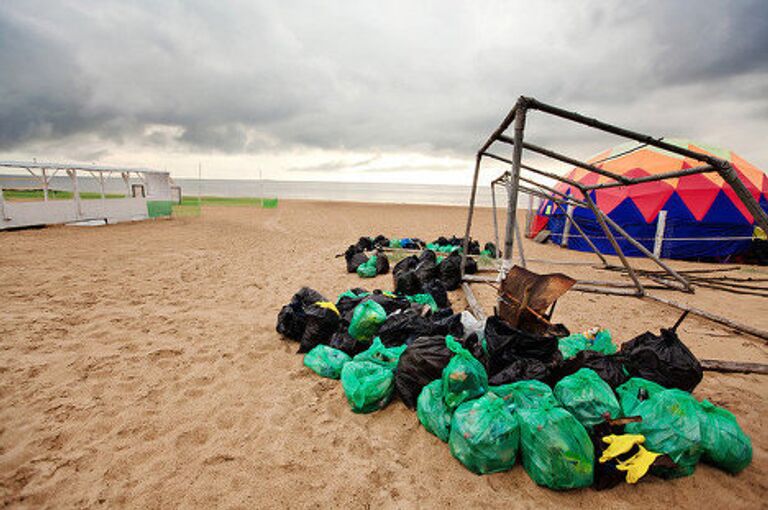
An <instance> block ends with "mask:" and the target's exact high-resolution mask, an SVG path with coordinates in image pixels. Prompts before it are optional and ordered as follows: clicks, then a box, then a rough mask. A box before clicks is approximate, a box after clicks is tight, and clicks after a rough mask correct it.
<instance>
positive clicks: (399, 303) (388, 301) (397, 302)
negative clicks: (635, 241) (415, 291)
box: [363, 290, 411, 315]
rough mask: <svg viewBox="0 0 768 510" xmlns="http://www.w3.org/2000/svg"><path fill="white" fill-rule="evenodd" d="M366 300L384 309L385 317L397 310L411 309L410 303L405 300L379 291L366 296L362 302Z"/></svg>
mask: <svg viewBox="0 0 768 510" xmlns="http://www.w3.org/2000/svg"><path fill="white" fill-rule="evenodd" d="M368 300H371V301H375V302H377V303H378V304H380V305H381V307H382V308H384V311H385V312H387V315H389V314H391V313H394V312H396V311H398V310H407V309H409V308H410V307H411V302H410V301H408V300H407V299H405V298H403V297H400V296H396V295H394V294H390V293H389V292H387V293H386V294H385V293H383V292H382V291H380V290H374V291H373V293H372V294H370V295H368V296H366V297H365V298H364V299H363V301H368Z"/></svg>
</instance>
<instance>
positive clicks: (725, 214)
mask: <svg viewBox="0 0 768 510" xmlns="http://www.w3.org/2000/svg"><path fill="white" fill-rule="evenodd" d="M664 141H666V142H668V143H671V144H673V145H675V146H677V147H681V148H684V149H687V150H691V151H696V152H699V153H703V154H708V155H710V156H713V157H717V158H720V159H723V160H725V161H728V162H729V163H730V164H731V165H732V166H733V168H734V169H735V170H736V172H737V173H738V176H739V178H740V179H741V181H742V182H743V183H744V185H745V186H746V187H747V189H748V190H749V193H750V194H751V195H752V196H753V197H754V198H755V200H756V201H757V202H758V203H759V204H760V206H761V207H762V208H763V209H764V210H768V175H766V174H765V173H764V172H762V171H761V170H759V169H758V168H756V167H755V166H753V165H751V164H750V163H749V162H747V161H746V160H745V159H744V158H741V157H739V156H738V155H737V154H735V153H733V152H731V151H729V150H724V149H720V148H716V147H711V146H707V145H704V144H701V143H696V142H692V141H689V140H677V139H665V140H664ZM587 163H588V164H590V165H594V166H595V167H597V168H601V169H603V170H608V171H611V172H615V173H616V174H618V175H621V176H624V177H626V178H629V179H631V178H637V177H642V178H647V177H649V176H652V175H658V174H661V173H663V172H669V171H673V170H686V169H689V168H692V167H695V166H696V165H697V163H696V162H695V161H694V160H693V159H692V158H690V157H687V156H684V155H682V154H675V153H673V152H669V151H666V150H663V149H659V148H657V147H653V146H651V145H647V144H641V143H637V142H629V143H626V144H623V145H619V146H617V147H614V148H613V149H609V150H607V151H604V152H602V153H600V154H598V155H596V156H595V157H593V158H591V159H589V160H587ZM566 178H567V179H569V180H571V181H575V182H578V183H579V184H581V185H582V186H585V187H588V186H595V188H594V191H592V193H594V196H593V199H594V202H595V205H597V207H598V208H599V209H600V210H601V211H602V212H603V213H605V214H606V215H608V216H609V217H610V218H611V219H613V220H614V221H615V222H616V223H618V224H619V225H621V228H623V229H624V230H625V231H626V232H627V233H628V234H629V235H631V236H632V237H634V238H635V239H636V240H637V241H638V242H640V243H641V244H642V245H643V246H645V247H646V248H647V249H649V250H651V251H653V253H655V254H656V255H657V256H660V257H663V258H670V259H699V258H708V259H710V258H715V259H720V260H724V259H727V258H728V257H731V256H733V255H738V254H741V253H744V252H747V251H748V250H749V249H750V247H751V246H752V239H753V235H754V224H755V219H754V217H753V216H752V214H750V212H749V211H748V210H747V208H746V206H745V205H744V203H743V202H742V201H741V200H740V199H739V198H738V197H737V196H736V193H735V191H734V190H733V188H732V187H731V186H730V185H728V184H727V183H726V182H725V180H724V179H723V178H722V177H721V176H720V175H719V174H718V173H716V172H709V173H699V174H691V175H683V176H681V177H673V178H670V179H667V180H664V181H651V182H641V183H640V184H635V185H631V186H619V187H604V188H603V187H601V186H605V185H610V184H611V183H612V180H611V179H610V178H609V177H606V176H604V175H599V174H596V173H594V172H590V171H588V170H585V169H583V168H579V167H576V168H574V169H573V170H571V172H570V173H568V175H566ZM555 190H557V191H558V192H560V193H564V194H565V195H567V196H572V197H574V198H576V199H582V198H583V195H582V193H581V191H580V190H579V189H578V188H576V187H575V186H571V185H570V184H567V183H565V182H561V183H558V184H557V185H556V186H555ZM568 207H570V212H571V214H572V216H573V219H574V221H576V222H578V226H579V227H580V228H581V230H583V231H584V232H585V233H586V234H587V235H588V236H590V237H591V238H592V241H593V242H594V244H595V246H597V248H599V249H600V251H601V252H602V253H606V254H611V255H615V254H616V250H614V249H613V246H611V243H610V242H609V240H608V239H607V237H606V236H605V235H603V233H602V230H601V228H600V224H599V223H598V221H597V218H596V217H595V215H594V214H593V213H592V211H590V210H589V209H584V208H574V207H573V206H568ZM566 212H567V211H566V210H563V209H562V208H558V207H557V206H556V205H555V203H554V202H553V201H552V200H545V201H543V202H542V204H541V205H540V207H539V208H538V213H537V215H536V216H535V218H534V219H533V221H532V222H531V225H530V230H529V232H527V233H528V236H529V237H535V236H536V235H538V234H539V232H540V231H541V230H544V229H546V230H548V231H549V232H550V235H551V239H552V241H553V242H555V243H557V244H559V245H561V246H563V247H567V248H570V249H575V250H580V251H591V247H590V246H589V244H588V243H587V242H586V240H585V239H584V238H583V237H582V236H581V235H580V233H579V232H576V229H574V228H571V227H573V226H574V225H573V224H572V223H571V221H570V220H569V218H568V215H567V214H566ZM574 234H575V235H574ZM617 241H618V243H619V246H620V247H621V249H622V250H623V251H624V254H625V255H627V256H642V255H643V254H642V253H641V252H640V250H638V249H637V248H635V247H634V246H632V245H631V244H630V243H629V242H627V240H626V239H623V238H621V237H619V238H617Z"/></svg>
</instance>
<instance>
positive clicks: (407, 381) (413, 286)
mask: <svg viewBox="0 0 768 510" xmlns="http://www.w3.org/2000/svg"><path fill="white" fill-rule="evenodd" d="M456 261H458V263H460V261H461V257H460V256H458V255H457V254H456V252H452V253H451V254H449V255H448V256H446V257H445V259H444V260H443V261H442V262H441V263H438V262H437V260H436V255H435V252H434V251H432V250H425V251H424V252H423V253H421V254H420V255H418V256H416V255H413V256H411V257H408V258H406V259H403V260H401V261H400V262H398V264H397V265H396V266H395V267H394V268H393V270H392V272H393V279H394V283H395V292H394V293H392V292H387V291H383V290H374V291H370V292H369V291H367V290H365V289H361V288H355V289H350V290H348V291H345V292H343V293H342V294H340V295H339V296H338V297H337V298H336V299H335V301H330V300H328V299H326V298H325V297H324V296H323V295H321V294H320V293H318V292H317V291H315V290H312V289H309V288H306V287H305V288H302V289H301V290H299V291H298V292H297V293H296V294H295V295H294V296H293V298H292V299H291V301H290V303H288V304H287V305H286V306H284V307H283V308H282V310H281V311H280V313H279V315H278V320H277V331H278V332H279V333H280V334H282V335H283V336H285V337H286V338H288V339H290V340H294V341H297V342H299V352H301V353H306V354H305V356H304V364H305V365H306V366H307V367H309V368H310V369H311V370H313V371H314V372H316V373H317V374H318V375H320V376H323V377H328V378H332V379H340V380H341V385H342V388H343V390H344V394H345V396H346V399H347V401H348V403H349V405H350V407H351V409H352V411H353V412H356V413H370V412H374V411H377V410H379V409H382V408H384V407H385V406H386V405H387V404H388V403H389V402H390V401H392V400H393V399H394V398H399V399H400V400H401V401H402V402H403V403H404V404H405V405H406V406H407V407H409V408H411V409H415V410H416V415H417V417H418V419H419V421H420V423H421V424H422V425H423V426H424V428H425V429H426V430H427V431H428V432H430V433H431V434H434V435H435V436H436V437H437V438H439V439H440V440H441V441H443V442H446V443H448V446H449V449H450V452H451V455H453V456H454V457H455V458H456V459H457V460H458V461H459V462H461V463H462V464H463V465H464V466H465V467H466V468H467V469H469V470H470V471H472V472H473V473H476V474H479V475H482V474H487V473H496V472H500V471H507V470H510V469H512V468H513V467H514V465H515V464H516V463H521V464H522V467H523V469H524V470H525V471H526V472H527V473H528V475H529V476H530V477H531V479H532V480H533V481H534V482H536V483H537V484H539V485H542V486H544V487H548V488H550V489H554V490H566V489H575V488H581V487H589V486H592V487H594V488H595V489H597V490H602V489H607V488H610V487H614V486H616V485H617V484H619V483H622V482H626V483H637V482H638V481H639V480H640V479H641V478H642V477H643V476H645V475H646V474H648V473H651V474H653V475H656V476H660V477H663V478H675V477H681V476H688V475H691V474H692V473H693V472H694V470H695V467H696V464H697V463H698V462H699V461H700V460H702V461H704V462H707V463H710V464H712V465H714V466H717V467H718V468H720V469H722V470H724V471H726V472H728V473H733V474H735V473H738V472H740V471H741V470H743V469H744V468H746V467H747V466H748V465H749V464H750V462H751V460H752V444H751V441H750V439H749V437H748V436H747V435H746V434H745V433H744V431H743V430H742V429H741V427H740V426H739V424H738V422H737V420H736V418H735V417H734V416H733V414H731V413H730V412H729V411H727V410H726V409H723V408H721V407H718V406H716V405H714V404H712V403H710V402H708V401H706V400H704V401H701V402H699V401H698V400H696V399H695V398H694V397H693V396H692V395H691V393H690V392H691V391H693V389H694V388H695V387H696V386H697V385H698V384H699V382H700V381H701V379H702V376H703V371H702V368H701V365H700V364H699V361H698V360H697V359H696V357H695V356H694V355H693V354H692V353H691V351H690V350H688V348H687V347H686V346H685V345H684V344H683V342H682V341H681V340H680V338H679V337H678V335H677V333H676V328H677V326H678V325H679V323H680V321H681V320H682V318H681V320H680V321H678V323H677V324H675V326H673V327H672V328H670V329H662V330H661V331H660V334H654V333H652V332H645V333H643V334H641V335H639V336H637V337H635V338H633V339H632V340H629V341H627V342H624V343H623V344H621V348H618V347H617V345H616V344H615V343H614V342H613V340H612V338H611V334H610V332H609V331H608V330H605V329H601V328H592V329H590V330H588V331H585V332H581V333H575V334H569V333H568V331H567V329H566V328H565V327H564V326H563V325H553V327H552V328H550V329H549V330H547V331H544V332H538V333H532V332H529V331H523V330H521V329H517V328H515V327H512V326H511V325H510V324H509V323H507V322H505V321H503V320H502V319H501V318H500V317H498V316H492V317H489V318H488V319H487V320H485V321H477V320H476V319H475V318H474V317H473V316H472V315H471V314H470V313H469V312H466V311H465V312H461V313H454V311H453V309H452V308H451V306H450V302H449V300H448V296H447V293H446V290H447V289H451V288H455V287H456V286H458V282H459V281H460V280H455V279H454V272H456V273H457V274H459V273H460V271H458V269H457V267H458V266H456V267H454V264H455V263H456ZM446 263H448V265H445V264H446ZM444 265H445V266H444ZM442 266H444V267H442ZM444 268H451V269H450V270H448V269H445V270H444ZM459 278H460V274H459Z"/></svg>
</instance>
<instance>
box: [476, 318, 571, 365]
mask: <svg viewBox="0 0 768 510" xmlns="http://www.w3.org/2000/svg"><path fill="white" fill-rule="evenodd" d="M485 342H486V346H487V349H488V357H489V361H488V365H489V366H488V372H489V374H491V376H494V375H496V374H497V373H499V372H501V371H502V370H504V369H505V368H507V367H508V366H509V365H511V364H512V362H514V361H515V360H518V359H520V358H530V359H537V360H539V361H542V362H544V363H550V362H552V361H553V359H554V358H555V356H556V353H559V351H558V349H557V338H555V337H553V336H544V335H542V336H539V335H534V334H532V333H527V332H525V331H521V330H519V329H515V328H513V327H512V326H510V325H509V324H507V323H506V322H504V321H503V320H501V318H500V317H499V316H497V315H494V316H492V317H488V320H487V321H486V322H485Z"/></svg>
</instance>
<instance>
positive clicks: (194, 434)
mask: <svg viewBox="0 0 768 510" xmlns="http://www.w3.org/2000/svg"><path fill="white" fill-rule="evenodd" d="M464 221H465V209H464V208H451V207H426V206H423V207H421V206H396V205H364V204H332V203H311V202H287V201H286V202H281V204H280V206H279V208H277V209H274V210H261V209H251V208H226V207H224V208H209V209H206V210H205V214H204V216H203V217H202V218H182V219H176V220H171V221H155V222H144V223H137V224H124V225H116V226H109V227H99V228H76V227H57V228H49V229H44V230H39V231H26V232H14V233H4V234H2V235H0V297H1V299H2V307H0V417H1V418H0V496H2V502H3V504H4V505H5V506H14V507H29V508H40V507H44V508H65V507H78V508H79V507H97V506H105V507H134V508H168V507H177V506H180V507H203V506H206V507H213V506H215V507H221V508H254V507H268V506H269V507H299V508H301V507H329V506H341V505H352V506H353V507H376V508H382V507H383V508H402V507H426V508H437V507H466V506H472V507H480V506H482V507H492V508H502V507H503V508H510V507H512V508H537V509H539V508H563V507H565V508H571V507H576V508H600V507H610V508H634V507H643V508H649V507H653V506H654V505H662V504H663V505H664V506H665V507H685V508H696V507H699V508H701V507H706V508H724V507H725V508H731V509H737V508H760V507H764V506H765V501H766V496H767V495H768V482H766V478H767V476H766V475H768V472H767V471H768V453H767V449H768V429H766V425H765V423H764V420H762V417H764V416H765V415H766V413H767V412H768V402H767V401H766V398H767V397H768V378H766V377H765V376H757V375H716V374H712V373H707V374H706V375H705V378H704V381H703V382H702V384H701V385H700V386H699V388H697V390H696V392H695V395H696V396H697V397H699V398H708V399H710V400H712V401H713V402H715V403H717V404H721V405H724V406H725V407H727V408H729V409H730V410H732V411H733V412H734V413H735V414H736V416H737V417H738V418H739V421H740V423H741V424H742V426H743V428H744V429H745V431H746V432H747V433H748V434H749V435H750V436H751V437H752V439H753V442H754V461H753V464H752V465H751V466H750V467H749V468H747V470H746V471H744V472H743V473H742V474H740V475H738V476H735V477H734V476H729V475H727V474H725V473H723V472H720V471H718V470H716V469H714V468H711V467H708V466H705V465H700V467H699V468H698V469H697V472H696V474H695V475H694V476H692V477H689V478H685V479H680V480H674V481H662V480H660V479H653V478H650V479H648V480H647V481H644V482H642V483H641V484H639V485H637V486H620V487H618V488H616V489H614V490H611V491H607V492H595V491H592V490H582V491H576V492H569V493H555V492H552V491H549V490H546V489H543V488H539V487H537V486H536V485H535V484H534V483H533V482H531V480H530V479H529V478H528V476H527V475H526V474H525V472H524V471H523V469H522V468H521V467H519V466H517V467H516V468H515V469H514V470H513V471H511V472H509V473H501V474H495V475H490V476H483V477H479V476H475V475H473V474H471V473H470V472H469V471H467V470H466V469H464V468H463V467H462V466H461V465H460V464H459V463H458V462H457V461H455V460H454V459H453V458H452V457H451V456H450V453H449V451H448V448H447V447H446V445H444V444H443V443H440V442H439V440H437V439H436V438H435V437H433V436H432V435H430V434H428V433H427V432H426V431H424V429H423V428H421V427H420V425H419V423H418V420H417V418H416V415H415V413H413V412H411V411H409V410H407V409H406V408H405V407H404V406H403V405H402V404H401V403H399V402H395V403H393V404H392V405H390V406H389V407H388V408H386V409H385V410H383V411H381V412H378V413H374V414H371V415H364V416H361V415H355V414H353V413H352V412H351V411H350V410H349V408H348V406H347V404H346V402H345V400H344V396H343V393H342V390H341V387H340V385H339V384H338V383H336V382H334V381H330V380H326V379H322V378H320V377H318V376H316V375H314V374H312V373H311V372H310V371H309V370H307V369H305V368H304V367H303V365H302V359H301V356H297V355H295V354H294V352H295V350H296V344H293V343H287V342H283V341H281V340H280V337H279V335H277V333H276V332H275V330H274V324H275V318H276V314H277V311H278V310H279V308H280V306H281V305H282V304H284V303H285V302H286V301H287V300H288V299H289V298H290V296H291V295H292V294H293V293H294V292H295V291H296V290H297V289H298V288H299V287H300V286H302V285H309V286H311V287H313V288H316V289H317V290H319V291H321V292H323V293H325V294H326V295H327V296H334V295H335V294H337V293H339V292H341V291H343V290H345V289H346V288H348V287H352V286H359V285H361V284H365V285H368V286H371V285H375V286H377V287H383V288H391V279H390V277H378V278H377V279H375V280H373V281H367V282H362V281H361V280H360V279H358V277H357V276H356V275H347V274H346V273H345V272H344V265H343V261H342V260H340V259H335V258H334V255H335V254H336V253H339V252H341V251H343V249H344V248H345V247H346V245H347V244H349V243H350V242H352V241H354V240H355V239H356V238H357V236H359V235H360V234H367V233H371V234H375V233H379V232H382V233H385V234H388V235H392V236H404V235H409V234H410V235H420V236H422V237H424V238H431V237H434V236H436V235H439V234H445V233H457V234H460V233H461V230H462V225H463V224H464ZM478 226H479V227H478V229H477V230H476V236H477V237H479V238H481V239H483V240H490V238H491V229H490V220H489V213H488V211H481V213H480V219H479V221H478ZM525 247H526V248H527V250H528V252H529V255H530V256H534V257H537V258H560V259H565V258H572V259H585V260H588V259H589V255H587V254H575V253H573V252H564V251H562V250H560V249H559V248H557V247H553V246H540V245H533V244H532V243H529V242H526V245H525ZM677 265H678V266H683V265H685V264H677ZM563 267H564V266H552V265H549V264H538V265H533V266H532V268H533V269H534V270H537V271H540V272H547V271H553V270H558V271H563ZM744 271H745V274H755V273H754V271H759V270H758V269H750V268H748V269H745V270H744ZM750 271H752V272H750ZM564 272H566V273H568V274H572V275H574V276H587V275H591V276H592V277H595V274H594V271H592V270H590V269H589V268H584V267H567V268H565V270H564ZM763 273H765V270H763ZM600 277H601V278H607V277H616V276H615V275H608V276H606V275H600ZM492 292H493V291H492V290H491V289H486V290H483V291H481V292H480V294H481V296H483V297H484V301H485V302H486V303H488V304H491V303H492V299H490V297H491V293H492ZM452 297H453V301H454V307H455V308H457V309H461V308H463V306H464V303H463V301H462V299H461V297H460V294H459V293H454V294H453V296H452ZM681 299H682V300H688V301H689V302H691V303H693V304H695V305H696V306H700V307H702V308H707V309H710V310H713V311H718V310H719V311H720V312H725V313H727V314H728V315H730V316H731V317H733V318H734V319H738V320H741V321H743V322H749V323H751V324H754V325H756V326H759V327H762V328H768V313H766V304H765V300H761V299H759V298H751V297H748V296H743V297H742V296H734V295H730V294H719V293H716V292H712V291H709V292H704V291H702V292H699V293H698V294H697V295H696V296H691V297H685V298H681ZM678 315H679V314H678V313H677V312H675V311H673V310H670V309H668V308H665V307H663V306H661V305H657V304H653V303H647V302H641V301H638V300H636V299H633V298H621V297H611V298H609V297H605V296H598V295H585V294H580V293H576V292H572V293H569V294H567V295H566V296H565V297H564V298H563V299H562V300H561V301H560V303H559V304H558V308H557V311H556V315H555V318H556V319H557V320H559V321H561V322H564V323H565V324H567V325H568V326H569V327H570V328H571V329H572V330H579V329H582V328H586V327H589V326H592V325H594V324H602V325H604V326H607V327H609V328H611V330H612V331H613V332H614V336H615V337H616V338H618V339H619V340H627V339H629V338H631V337H632V336H634V335H636V334H638V333H641V332H643V331H645V330H646V329H652V330H656V329H658V327H659V326H666V325H669V324H671V323H672V322H674V319H675V318H676V317H677V316H678ZM681 337H682V338H683V340H684V341H686V343H687V344H688V345H689V346H690V347H691V349H692V350H693V351H694V352H695V353H696V354H697V355H698V356H700V357H706V358H721V359H734V360H750V361H757V362H762V363H768V349H767V348H766V347H765V345H764V344H762V343H761V342H759V341H757V340H756V339H754V338H750V337H747V336H740V335H737V334H735V333H733V332H730V331H728V330H726V329H723V328H722V327H720V326H717V325H714V324H712V323H709V322H706V321H704V320H700V319H697V318H694V317H691V318H689V319H688V320H687V321H686V322H685V323H684V324H683V326H682V327H681Z"/></svg>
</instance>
